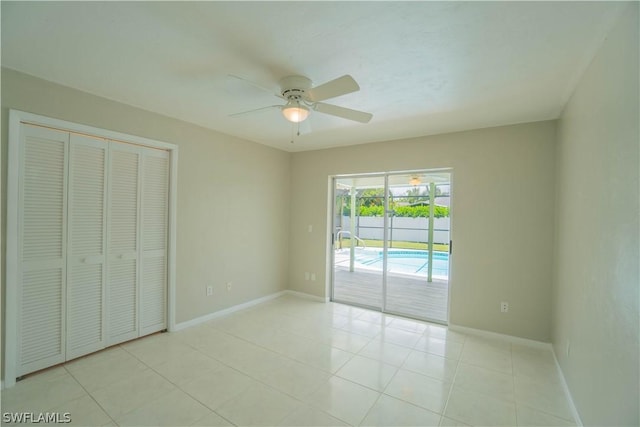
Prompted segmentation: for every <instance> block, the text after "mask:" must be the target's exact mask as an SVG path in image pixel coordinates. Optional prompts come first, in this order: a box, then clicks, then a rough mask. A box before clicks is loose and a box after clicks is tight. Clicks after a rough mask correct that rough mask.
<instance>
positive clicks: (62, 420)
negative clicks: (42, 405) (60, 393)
mask: <svg viewBox="0 0 640 427" xmlns="http://www.w3.org/2000/svg"><path fill="white" fill-rule="evenodd" d="M2 422H3V423H5V424H18V423H20V424H38V423H56V424H66V423H70V422H71V414H70V413H69V412H3V413H2Z"/></svg>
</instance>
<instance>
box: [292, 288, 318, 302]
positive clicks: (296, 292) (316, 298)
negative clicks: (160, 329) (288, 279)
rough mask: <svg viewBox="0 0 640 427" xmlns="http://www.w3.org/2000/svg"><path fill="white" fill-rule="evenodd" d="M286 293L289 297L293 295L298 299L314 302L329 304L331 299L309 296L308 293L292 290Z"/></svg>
mask: <svg viewBox="0 0 640 427" xmlns="http://www.w3.org/2000/svg"><path fill="white" fill-rule="evenodd" d="M284 292H285V293H286V294H288V295H293V296H296V297H299V298H304V299H310V300H312V301H318V302H329V297H319V296H316V295H311V294H307V293H304V292H298V291H292V290H290V289H287V290H286V291H284Z"/></svg>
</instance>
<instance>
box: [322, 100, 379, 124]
mask: <svg viewBox="0 0 640 427" xmlns="http://www.w3.org/2000/svg"><path fill="white" fill-rule="evenodd" d="M313 109H314V110H315V111H318V112H319V113H324V114H330V115H332V116H337V117H342V118H343V119H347V120H353V121H355V122H360V123H369V121H370V120H371V118H372V117H373V114H371V113H365V112H364V111H358V110H352V109H350V108H344V107H338V106H337V105H332V104H325V103H323V102H318V103H316V104H315V105H314V106H313Z"/></svg>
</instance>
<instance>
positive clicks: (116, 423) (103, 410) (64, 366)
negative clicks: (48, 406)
mask: <svg viewBox="0 0 640 427" xmlns="http://www.w3.org/2000/svg"><path fill="white" fill-rule="evenodd" d="M117 347H120V345H118V346H117ZM62 367H63V368H64V370H65V371H67V373H68V374H69V375H70V376H71V378H73V380H74V381H75V382H76V383H78V385H79V386H80V387H82V389H83V390H84V392H85V393H87V396H89V397H90V398H91V400H93V401H94V402H95V403H96V405H98V408H100V409H101V410H102V412H104V413H105V414H106V415H107V417H109V419H110V420H111V421H112V422H113V423H114V424H115V425H119V424H118V422H117V421H116V420H115V419H114V418H113V417H112V416H111V414H110V413H109V412H107V410H106V409H105V408H104V407H103V406H102V405H101V404H100V402H98V401H97V400H96V398H95V397H94V396H93V394H92V393H91V392H90V391H89V390H87V389H86V387H85V386H84V384H82V383H81V382H80V381H79V380H78V379H77V378H76V377H75V375H73V373H72V372H71V371H70V370H68V369H67V366H66V363H65V364H64V365H62Z"/></svg>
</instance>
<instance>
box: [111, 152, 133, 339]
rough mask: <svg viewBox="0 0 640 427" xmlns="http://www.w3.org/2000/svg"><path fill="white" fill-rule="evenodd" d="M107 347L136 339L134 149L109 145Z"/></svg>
mask: <svg viewBox="0 0 640 427" xmlns="http://www.w3.org/2000/svg"><path fill="white" fill-rule="evenodd" d="M109 153H110V154H109V156H110V157H109V163H110V175H109V176H110V182H109V215H108V225H107V227H108V235H109V242H108V253H109V262H108V266H109V267H108V268H109V271H108V273H107V283H108V284H107V312H108V314H107V322H108V323H107V325H108V326H107V331H108V332H107V334H108V337H107V345H113V344H117V343H120V342H123V341H127V340H130V339H133V338H136V337H138V335H139V333H138V331H139V329H138V313H139V308H138V305H139V304H138V298H139V294H138V277H139V272H138V242H139V236H138V221H139V217H138V212H139V203H140V202H139V198H140V191H139V183H140V177H139V170H140V154H139V149H138V147H135V146H127V145H125V144H118V143H115V142H111V143H110V144H109Z"/></svg>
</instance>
